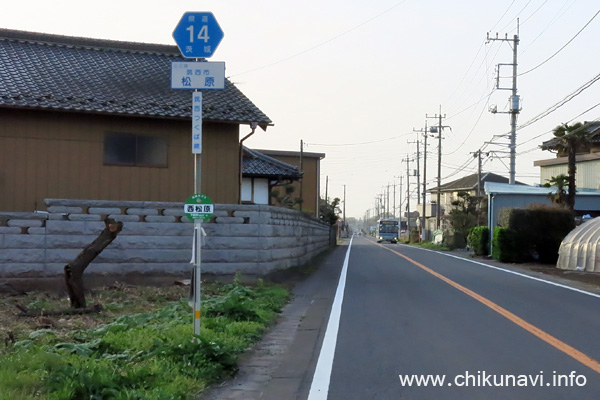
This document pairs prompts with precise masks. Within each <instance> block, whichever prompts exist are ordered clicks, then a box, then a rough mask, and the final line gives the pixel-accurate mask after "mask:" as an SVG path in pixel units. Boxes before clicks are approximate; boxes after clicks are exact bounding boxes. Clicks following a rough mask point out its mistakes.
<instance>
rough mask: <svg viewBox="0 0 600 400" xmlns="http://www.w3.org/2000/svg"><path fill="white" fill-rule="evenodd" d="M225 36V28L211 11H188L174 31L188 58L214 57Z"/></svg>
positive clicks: (180, 48)
mask: <svg viewBox="0 0 600 400" xmlns="http://www.w3.org/2000/svg"><path fill="white" fill-rule="evenodd" d="M223 36H224V34H223V30H222V29H221V27H220V26H219V24H218V23H217V19H216V18H215V16H214V15H213V13H211V12H192V11H188V12H186V13H184V14H183V16H182V17H181V20H179V23H178V24H177V26H176V27H175V30H174V31H173V39H175V42H176V43H177V46H178V47H179V51H181V54H182V55H183V56H184V57H186V58H209V57H212V55H213V53H214V51H215V50H216V49H217V46H218V45H219V43H221V40H223Z"/></svg>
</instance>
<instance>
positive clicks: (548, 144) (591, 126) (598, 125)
mask: <svg viewBox="0 0 600 400" xmlns="http://www.w3.org/2000/svg"><path fill="white" fill-rule="evenodd" d="M584 125H585V126H586V127H585V130H586V131H587V133H588V135H589V140H590V143H600V122H598V121H591V122H584ZM559 140H560V139H559V138H556V137H553V138H552V139H550V140H546V141H545V142H543V143H542V145H541V146H540V148H541V149H542V150H556V146H557V145H558V142H559Z"/></svg>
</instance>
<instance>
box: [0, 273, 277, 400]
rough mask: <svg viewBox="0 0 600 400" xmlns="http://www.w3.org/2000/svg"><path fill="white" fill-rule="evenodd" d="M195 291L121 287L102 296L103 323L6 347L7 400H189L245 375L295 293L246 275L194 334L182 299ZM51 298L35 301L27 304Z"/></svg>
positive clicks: (0, 390)
mask: <svg viewBox="0 0 600 400" xmlns="http://www.w3.org/2000/svg"><path fill="white" fill-rule="evenodd" d="M128 291H129V292H130V293H129V297H127V296H125V297H122V298H121V295H123V294H127V292H128ZM185 292H186V290H185V289H184V290H183V291H182V290H181V289H178V292H176V291H173V292H168V293H166V294H161V293H159V291H155V290H150V289H148V290H143V291H140V290H137V291H136V290H135V289H132V288H129V287H125V286H119V287H117V288H115V289H114V290H113V291H111V292H97V293H95V295H97V296H98V298H101V299H104V301H107V300H108V303H107V304H110V306H109V307H105V310H107V311H105V313H106V314H105V315H104V316H102V317H100V316H98V317H97V320H93V321H92V320H90V319H89V318H91V317H89V316H88V317H80V316H78V317H77V318H75V317H74V318H75V319H74V321H71V322H69V325H68V326H70V327H73V326H77V327H79V328H80V329H75V330H67V331H65V330H64V329H63V330H61V329H52V330H50V329H40V330H34V331H30V333H28V334H27V335H24V336H21V337H20V338H19V339H20V340H19V341H18V342H16V343H15V344H14V345H11V346H10V347H9V348H7V349H4V350H0V400H4V399H11V400H12V399H17V400H18V399H29V398H39V399H57V400H58V399H60V400H62V399H78V398H86V399H104V398H114V399H140V400H141V399H189V398H191V397H194V396H196V395H197V394H199V393H200V392H201V391H203V390H204V389H205V388H206V387H207V386H208V385H210V384H211V383H214V382H218V381H220V380H222V379H225V378H227V377H230V376H233V375H235V373H236V372H237V370H238V366H237V359H238V356H239V355H240V354H241V353H242V352H243V351H244V350H245V349H247V348H248V347H249V346H250V345H251V344H252V343H253V342H255V341H256V340H257V339H259V338H260V336H261V334H262V333H263V332H264V330H265V329H266V326H267V325H268V324H269V323H270V322H271V321H272V320H273V318H274V317H275V315H276V313H277V312H279V310H280V309H281V307H282V306H283V304H285V302H286V301H287V299H288V296H289V294H288V293H287V291H285V290H283V289H281V288H278V287H276V286H269V285H266V284H264V283H262V284H259V285H258V286H257V287H249V286H244V285H242V284H241V277H237V278H236V279H235V280H234V282H233V283H232V284H229V285H214V286H213V287H211V291H210V296H208V297H206V298H204V299H203V305H204V310H203V315H204V317H203V319H202V329H201V332H200V336H198V337H194V335H193V333H192V331H193V329H192V313H191V310H190V308H189V305H188V304H187V299H186V298H181V297H182V296H181V295H182V294H183V293H185ZM132 293H137V294H140V295H139V296H137V297H131V294H132ZM173 293H179V295H178V296H177V299H179V300H178V301H170V299H172V298H173ZM115 294H116V296H115ZM204 294H205V295H206V292H205V293H204ZM45 300H46V299H44V298H43V297H35V298H31V299H29V301H28V302H27V303H26V304H30V303H32V302H35V301H40V302H42V301H45ZM128 300H130V303H127V301H128ZM132 310H145V311H146V312H142V313H131V311H132ZM123 312H126V314H122V315H119V316H116V315H114V313H123ZM86 318H87V319H86ZM61 321H62V319H61ZM101 321H105V322H106V323H104V324H98V322H101ZM63 323H65V322H63Z"/></svg>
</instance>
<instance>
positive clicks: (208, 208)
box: [171, 11, 225, 335]
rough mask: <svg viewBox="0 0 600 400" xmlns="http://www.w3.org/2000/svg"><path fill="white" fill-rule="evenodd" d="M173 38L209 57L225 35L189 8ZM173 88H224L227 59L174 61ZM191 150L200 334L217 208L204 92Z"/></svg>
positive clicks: (208, 16)
mask: <svg viewBox="0 0 600 400" xmlns="http://www.w3.org/2000/svg"><path fill="white" fill-rule="evenodd" d="M173 39H175V42H176V43H177V46H178V47H179V50H180V51H181V54H182V55H183V56H184V57H186V58H195V59H198V58H208V57H212V55H213V52H214V51H215V50H216V48H217V46H218V45H219V43H220V42H221V40H222V39H223V30H222V29H221V27H220V26H219V24H218V23H217V20H216V19H215V16H214V15H213V14H212V13H210V12H189V11H188V12H186V13H184V14H183V16H182V17H181V20H180V21H179V23H178V24H177V26H176V27H175V30H174V31H173ZM171 88H172V89H195V90H198V89H203V90H206V89H217V90H218V89H224V88H225V63H224V62H206V61H199V60H196V61H183V62H181V61H174V62H173V63H172V64H171ZM192 153H193V154H194V195H193V196H191V197H190V198H188V199H187V201H186V203H185V208H184V211H185V213H186V215H187V216H188V218H190V219H193V220H194V241H193V245H192V254H193V260H192V261H193V263H194V287H193V289H194V293H193V303H194V335H200V317H201V311H200V310H201V308H200V307H201V299H200V294H201V291H202V290H201V289H202V288H201V261H202V260H201V251H200V250H201V247H202V237H203V236H204V231H203V229H202V221H205V222H207V221H209V220H210V217H211V216H212V214H213V211H214V205H213V203H212V201H211V200H210V199H209V198H208V197H207V196H206V195H203V194H200V191H201V190H202V186H201V177H202V174H201V171H202V168H201V167H202V92H198V91H196V92H194V93H193V95H192Z"/></svg>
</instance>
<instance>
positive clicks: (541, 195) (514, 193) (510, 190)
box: [485, 182, 600, 230]
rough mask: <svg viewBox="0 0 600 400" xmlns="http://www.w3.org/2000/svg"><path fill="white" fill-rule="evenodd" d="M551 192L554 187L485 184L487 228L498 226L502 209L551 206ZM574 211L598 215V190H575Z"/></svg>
mask: <svg viewBox="0 0 600 400" xmlns="http://www.w3.org/2000/svg"><path fill="white" fill-rule="evenodd" d="M553 192H556V188H555V187H549V188H546V187H535V186H525V185H509V184H507V183H495V182H486V184H485V193H486V195H487V196H488V226H489V228H490V230H493V229H494V227H496V226H497V225H498V217H499V215H500V212H501V211H502V210H503V209H505V208H527V207H529V206H530V205H532V204H546V205H551V204H552V202H551V201H550V198H549V197H548V195H549V194H550V193H553ZM575 211H576V213H577V214H594V215H595V214H600V190H591V189H577V194H576V195H575Z"/></svg>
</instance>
